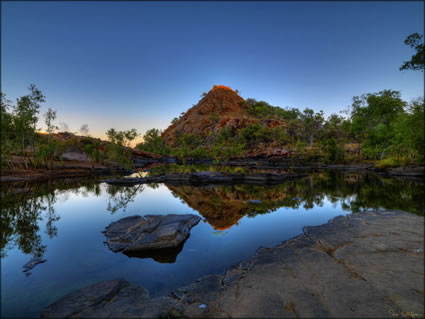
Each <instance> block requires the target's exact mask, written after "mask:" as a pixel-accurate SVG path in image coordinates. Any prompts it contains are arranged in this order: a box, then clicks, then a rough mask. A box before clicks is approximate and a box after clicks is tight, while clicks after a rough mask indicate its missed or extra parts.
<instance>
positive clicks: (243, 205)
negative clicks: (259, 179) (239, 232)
mask: <svg viewBox="0 0 425 319" xmlns="http://www.w3.org/2000/svg"><path fill="white" fill-rule="evenodd" d="M286 186H289V185H286ZM167 187H168V188H169V189H170V190H171V191H172V193H173V194H174V195H175V196H177V197H179V198H181V199H182V200H183V201H185V202H186V203H187V204H188V206H189V207H191V208H192V209H194V210H196V211H198V212H199V213H200V214H201V215H202V216H203V217H204V218H205V219H206V220H207V221H208V223H209V224H210V225H211V226H213V227H214V229H216V230H224V229H227V228H230V227H231V226H233V225H235V224H237V223H238V221H239V220H240V219H241V218H242V217H243V216H246V215H248V216H255V215H257V214H264V213H267V212H270V211H274V210H276V209H278V208H279V207H281V206H283V205H284V203H285V202H287V203H288V204H289V202H292V201H293V200H292V197H291V195H290V194H289V193H287V192H282V191H281V188H282V185H278V186H257V185H230V186H215V187H208V188H204V187H195V186H188V185H184V186H175V185H167ZM249 200H261V203H260V204H254V203H249V202H248V201H249ZM294 204H295V203H294Z"/></svg>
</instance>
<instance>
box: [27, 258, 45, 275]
mask: <svg viewBox="0 0 425 319" xmlns="http://www.w3.org/2000/svg"><path fill="white" fill-rule="evenodd" d="M46 261H47V259H44V258H41V257H33V258H31V260H30V261H29V262H27V263H26V264H25V265H23V266H22V268H24V269H23V270H22V271H23V272H27V271H29V270H31V269H33V268H34V267H35V266H37V265H38V264H42V263H44V262H46Z"/></svg>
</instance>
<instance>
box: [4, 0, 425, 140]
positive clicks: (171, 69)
mask: <svg viewBox="0 0 425 319" xmlns="http://www.w3.org/2000/svg"><path fill="white" fill-rule="evenodd" d="M1 6H2V15H1V23H2V34H1V36H2V37H1V39H2V46H1V50H2V52H1V53H2V61H1V69H2V72H1V80H2V83H1V84H2V91H3V92H4V93H6V94H7V96H8V98H9V99H12V100H15V99H16V97H18V96H21V95H24V94H26V93H27V87H28V85H29V83H35V84H36V85H37V86H38V87H39V88H40V89H41V90H42V92H43V93H44V94H45V95H46V96H47V101H46V103H45V105H44V106H43V110H42V112H44V111H45V110H46V109H47V108H48V107H52V108H53V109H55V110H57V113H58V120H57V122H58V123H59V122H66V123H67V124H68V125H69V127H70V129H71V130H73V131H76V130H77V129H78V128H79V127H80V126H81V124H83V123H87V124H88V125H89V127H90V130H91V133H92V134H93V135H95V136H104V135H103V133H104V132H105V131H106V130H108V129H109V128H111V127H114V128H116V129H119V130H124V129H130V128H136V129H137V130H138V131H139V132H141V133H144V132H145V131H146V130H147V129H149V128H152V127H156V128H160V129H165V128H166V127H167V126H168V125H169V123H170V121H171V120H172V118H173V117H175V116H178V115H179V114H180V113H181V112H183V111H186V110H187V109H188V108H189V107H191V106H192V105H193V104H196V103H197V102H198V100H199V99H200V95H201V94H202V92H204V91H208V90H209V89H211V87H212V86H213V85H214V84H224V85H227V86H230V87H232V88H234V89H238V90H239V91H240V94H241V95H242V96H243V97H244V98H248V97H254V98H256V99H257V100H265V101H267V102H269V103H270V104H272V105H278V106H282V107H284V106H290V107H298V108H301V109H304V108H305V107H310V108H313V109H314V110H316V111H319V110H321V109H322V110H324V111H325V114H326V115H330V114H331V113H335V112H339V111H341V110H343V109H345V108H346V107H347V106H348V105H349V104H351V100H352V97H353V96H355V95H361V94H363V93H368V92H377V91H380V90H383V89H394V90H399V91H401V94H402V97H403V98H404V99H406V100H407V101H410V100H411V99H413V98H416V97H419V96H423V87H424V79H423V76H424V74H423V73H422V72H418V71H403V72H401V71H399V67H400V65H401V64H402V62H403V61H405V60H408V59H410V57H411V56H412V53H413V52H412V50H411V49H410V48H409V47H407V46H406V45H404V43H403V40H404V39H405V38H406V36H407V35H409V34H411V33H413V32H419V33H423V32H424V14H423V12H424V3H423V2H342V1H341V2H285V1H282V2H265V3H261V2H200V1H199V2H189V1H188V2H157V3H153V2H66V1H63V2H54V3H52V2H36V1H30V2H2V3H1ZM41 124H42V123H40V126H42V125H41Z"/></svg>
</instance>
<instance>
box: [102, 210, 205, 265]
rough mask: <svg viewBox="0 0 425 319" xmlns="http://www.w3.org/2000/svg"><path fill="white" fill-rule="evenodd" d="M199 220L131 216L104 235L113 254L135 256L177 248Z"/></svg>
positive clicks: (109, 227) (187, 216) (118, 222)
mask: <svg viewBox="0 0 425 319" xmlns="http://www.w3.org/2000/svg"><path fill="white" fill-rule="evenodd" d="M200 220H201V218H200V217H199V216H196V215H191V214H187V215H175V214H170V215H145V216H130V217H126V218H122V219H120V220H118V221H116V222H113V223H111V224H110V225H109V226H108V227H106V229H105V231H104V232H103V233H104V234H105V236H106V242H105V243H106V245H107V246H108V248H109V249H110V250H112V251H113V252H119V251H122V252H123V253H125V254H127V255H131V254H135V255H137V254H140V253H141V252H145V253H146V252H150V251H157V250H170V249H173V248H174V249H177V248H179V246H180V245H181V244H182V243H183V242H184V241H185V240H186V239H187V238H188V237H189V234H190V230H191V229H192V227H193V226H195V225H196V224H198V223H199V221H200ZM177 250H178V249H177ZM178 252H179V250H178ZM178 252H177V253H178ZM144 256H146V257H147V256H149V255H144Z"/></svg>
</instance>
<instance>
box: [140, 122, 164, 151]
mask: <svg viewBox="0 0 425 319" xmlns="http://www.w3.org/2000/svg"><path fill="white" fill-rule="evenodd" d="M136 148H138V149H140V150H142V151H146V152H151V153H155V154H160V155H167V154H169V152H170V149H169V148H168V147H167V146H166V145H165V143H164V141H163V140H162V137H161V131H160V130H158V129H155V128H153V129H150V130H147V131H146V133H145V135H143V142H142V143H139V144H137V145H136Z"/></svg>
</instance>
